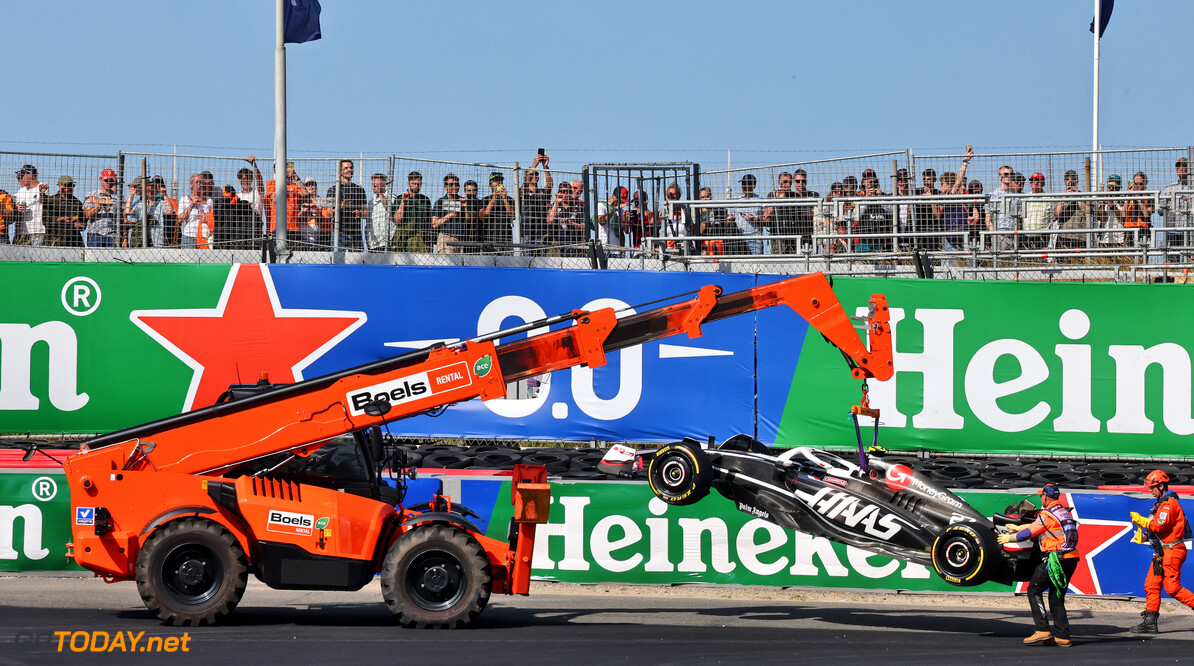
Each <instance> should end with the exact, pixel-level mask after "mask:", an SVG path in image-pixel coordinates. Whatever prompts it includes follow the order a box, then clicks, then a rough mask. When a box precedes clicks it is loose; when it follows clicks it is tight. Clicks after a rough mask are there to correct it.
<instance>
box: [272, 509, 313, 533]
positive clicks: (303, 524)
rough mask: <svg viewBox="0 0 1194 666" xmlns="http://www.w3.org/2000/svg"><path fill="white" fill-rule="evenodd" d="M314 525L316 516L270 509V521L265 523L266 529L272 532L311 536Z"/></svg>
mask: <svg viewBox="0 0 1194 666" xmlns="http://www.w3.org/2000/svg"><path fill="white" fill-rule="evenodd" d="M314 525H315V516H312V515H310V514H306V513H291V512H289V511H279V510H278V509H270V512H269V520H268V521H266V523H265V529H266V530H267V531H270V532H283V533H285V534H302V535H305V536H310V535H311V528H312V527H313V526H314Z"/></svg>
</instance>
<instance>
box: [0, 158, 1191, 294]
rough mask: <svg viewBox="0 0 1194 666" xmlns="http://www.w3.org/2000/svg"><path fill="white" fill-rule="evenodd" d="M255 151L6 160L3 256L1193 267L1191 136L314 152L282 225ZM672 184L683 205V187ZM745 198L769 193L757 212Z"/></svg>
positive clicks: (922, 268)
mask: <svg viewBox="0 0 1194 666" xmlns="http://www.w3.org/2000/svg"><path fill="white" fill-rule="evenodd" d="M247 157H248V156H247V155H246V156H244V157H230V156H226V155H225V156H216V155H197V154H181V153H177V152H174V153H160V152H159V153H154V152H137V151H132V152H123V151H121V152H117V153H114V154H63V153H20V152H0V188H3V189H4V190H5V191H6V192H7V193H8V194H9V195H11V203H9V202H6V201H5V199H6V197H4V196H3V195H0V222H2V223H3V224H4V232H3V233H2V234H0V260H8V261H38V260H43V261H132V262H146V261H148V262H163V261H164V262H202V263H212V262H243V261H285V262H292V263H293V262H301V263H387V264H422V265H512V266H514V265H516V266H550V267H560V268H608V269H615V270H616V269H623V268H625V269H630V268H637V269H645V270H692V271H706V270H717V271H731V272H761V273H773V272H790V271H798V270H810V269H811V270H826V271H827V272H831V273H847V274H882V275H888V274H896V275H902V274H908V275H913V274H915V275H923V276H927V275H928V274H934V275H938V276H945V275H948V276H951V277H957V276H959V275H979V274H982V275H984V276H986V275H988V274H989V275H990V276H991V277H993V278H1002V277H1004V276H1014V277H1016V278H1018V279H1132V276H1135V277H1136V278H1138V279H1143V277H1144V276H1153V277H1162V276H1164V277H1165V278H1166V279H1169V278H1173V277H1175V276H1174V273H1178V277H1179V279H1180V276H1184V275H1185V272H1186V270H1187V266H1188V265H1190V264H1192V263H1194V257H1192V256H1191V254H1192V252H1194V234H1191V233H1190V231H1191V228H1192V227H1194V221H1192V219H1191V203H1190V200H1191V195H1192V194H1194V184H1191V183H1190V182H1189V181H1188V180H1184V172H1185V170H1183V172H1179V168H1180V165H1181V162H1180V160H1185V161H1186V163H1188V161H1189V160H1190V159H1191V158H1192V157H1194V148H1191V147H1184V148H1182V147H1177V148H1152V149H1139V150H1108V151H1101V152H1089V151H1087V152H1081V151H1069V152H992V153H982V154H976V155H973V156H972V157H970V158H969V159H968V160H966V163H965V173H964V174H962V170H963V160H964V159H965V155H963V154H961V153H958V154H952V155H951V154H924V155H920V154H916V153H915V152H914V151H912V150H911V149H909V150H904V151H887V152H876V153H869V154H863V155H853V156H844V157H834V158H828V159H820V160H811V161H804V162H792V163H786V164H768V165H759V166H749V167H735V168H727V169H705V168H702V166H701V165H700V164H697V163H671V164H663V165H660V164H645V165H644V164H618V163H615V164H593V165H587V166H586V168H585V169H584V170H582V171H580V172H574V171H561V170H556V169H550V163H548V164H547V165H543V164H540V163H539V158H535V159H533V160H532V161H531V164H529V165H528V164H522V165H520V164H519V163H514V164H492V163H483V162H460V161H449V160H435V159H426V158H411V157H403V156H399V155H379V154H376V153H357V154H355V155H328V156H320V157H299V158H295V159H293V160H291V162H292V164H293V167H292V169H291V170H290V173H291V176H290V177H289V181H290V182H289V184H288V186H287V190H288V196H287V209H288V215H287V218H286V219H287V223H286V224H284V225H282V228H281V229H279V228H278V225H277V224H276V217H277V213H276V211H274V210H273V204H272V200H273V192H274V190H275V189H276V188H277V185H276V184H275V183H273V182H272V181H273V172H274V165H273V162H272V160H270V159H269V158H267V157H263V158H261V159H258V160H255V163H250V162H249V161H248V159H247ZM344 160H350V161H351V163H350V164H346V163H345V162H344ZM27 165H28V166H32V167H34V168H35V169H36V172H37V173H36V182H34V183H30V182H29V179H28V175H26V174H24V172H25V171H27V169H26V168H25V167H26V166H27ZM1004 167H1008V168H1006V169H1005V168H1004ZM1070 172H1072V173H1070ZM1004 173H1008V174H1009V176H1008V178H1007V179H1006V180H1004V178H1003V177H1002V176H1003V175H1004ZM258 174H260V177H258ZM1017 174H1019V176H1017ZM1038 174H1039V175H1038ZM1067 174H1069V175H1070V176H1072V177H1071V178H1067ZM960 175H964V178H959V176H960ZM106 176H110V177H106ZM416 176H417V177H416ZM1021 176H1022V177H1023V181H1022V182H1021V180H1020V177H1021ZM22 180H24V181H25V182H24V184H25V185H30V186H29V187H24V188H23V187H22V184H23V183H22V182H21V181H22ZM959 180H962V181H964V183H963V184H961V185H960V186H957V185H953V183H957V182H958V181H959ZM60 181H62V182H60ZM105 181H108V182H105ZM943 181H949V183H947V184H948V185H949V186H950V187H946V186H944V185H943ZM38 183H41V184H44V185H43V186H39V185H38ZM1017 183H1019V185H1017ZM673 184H675V189H677V190H679V192H678V196H675V197H669V196H668V190H669V189H672V185H673ZM868 184H869V187H868ZM72 185H73V186H72ZM971 185H973V187H971ZM1001 186H1003V187H1004V188H1007V190H1008V191H999V190H1000V187H1001ZM621 188H625V189H626V200H619V201H617V203H616V204H615V206H614V208H613V215H614V219H613V220H612V224H611V221H610V220H608V219H605V218H601V219H599V217H600V215H599V212H600V211H599V208H600V207H601V206H602V205H603V204H608V202H609V200H610V195H611V193H612V192H614V191H620V190H621ZM1017 188H1018V190H1017ZM744 194H753V195H755V196H757V197H758V200H756V201H745V202H744V201H743V195H744ZM72 197H73V201H71V198H72ZM146 204H147V205H146ZM608 213H609V212H608V211H607V217H608ZM1129 222H1130V223H1131V224H1129ZM603 231H604V233H603ZM1158 266H1159V267H1161V270H1160V271H1159V272H1158V271H1157V270H1153V269H1152V268H1149V267H1158ZM1165 267H1172V268H1168V269H1167V268H1165Z"/></svg>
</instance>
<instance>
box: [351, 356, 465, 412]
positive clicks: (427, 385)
mask: <svg viewBox="0 0 1194 666" xmlns="http://www.w3.org/2000/svg"><path fill="white" fill-rule="evenodd" d="M480 360H484V359H480ZM480 360H478V363H479V362H480ZM472 383H473V378H472V376H470V375H469V373H468V364H467V363H466V362H464V361H460V362H459V363H452V364H450V365H447V366H444V367H442V368H435V369H432V370H428V371H426V372H419V373H416V374H413V375H407V376H406V377H400V378H398V379H394V380H391V381H388V382H383V383H381V384H374V385H373V386H368V387H365V388H363V389H358V390H354V391H351V392H350V393H347V394H346V395H345V397H346V398H348V411H349V413H351V414H352V415H353V416H359V415H361V414H364V413H365V407H366V406H367V405H369V403H371V402H374V401H377V400H381V401H384V402H388V403H390V404H391V405H400V404H402V403H404V402H411V401H413V400H416V399H419V398H425V397H429V396H432V395H435V394H437V393H443V392H444V391H451V390H454V389H459V388H465V387H467V386H469V385H470V384H472Z"/></svg>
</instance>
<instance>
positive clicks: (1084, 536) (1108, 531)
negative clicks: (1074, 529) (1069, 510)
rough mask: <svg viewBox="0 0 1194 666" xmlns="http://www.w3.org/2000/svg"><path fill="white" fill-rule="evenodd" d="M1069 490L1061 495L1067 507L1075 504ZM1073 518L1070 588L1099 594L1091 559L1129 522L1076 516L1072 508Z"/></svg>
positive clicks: (1127, 528)
mask: <svg viewBox="0 0 1194 666" xmlns="http://www.w3.org/2000/svg"><path fill="white" fill-rule="evenodd" d="M1068 495H1069V493H1062V494H1061V502H1062V503H1063V504H1064V505H1066V506H1074V503H1073V501H1072V499H1073V498H1072V497H1068ZM1073 515H1074V520H1077V521H1078V552H1079V553H1080V554H1081V556H1080V557H1079V558H1078V567H1077V568H1076V569H1074V575H1073V576H1071V577H1070V587H1069V589H1070V591H1071V592H1074V593H1075V594H1102V593H1103V586H1102V585H1100V584H1099V575H1098V572H1097V571H1096V570H1095V567H1094V558H1095V556H1096V555H1098V554H1099V553H1100V552H1102V550H1103V549H1104V548H1106V547H1107V546H1110V545H1111V544H1113V543H1115V542H1116V541H1118V540H1119V538H1120V537H1122V536H1123V535H1125V534H1127V533H1129V532H1131V531H1132V523H1131V521H1123V520H1095V519H1087V520H1083V519H1082V517H1081V516H1079V515H1078V509H1077V508H1075V509H1074V511H1073ZM1027 589H1028V583H1027V582H1026V581H1021V582H1019V583H1016V591H1017V592H1024V591H1026V590H1027Z"/></svg>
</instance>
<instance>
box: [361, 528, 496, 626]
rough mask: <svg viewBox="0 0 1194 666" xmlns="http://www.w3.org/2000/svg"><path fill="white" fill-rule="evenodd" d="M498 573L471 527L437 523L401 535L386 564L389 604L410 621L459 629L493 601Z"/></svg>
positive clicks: (400, 619) (383, 580) (409, 623)
mask: <svg viewBox="0 0 1194 666" xmlns="http://www.w3.org/2000/svg"><path fill="white" fill-rule="evenodd" d="M492 585H493V575H492V573H491V571H490V568H489V558H488V557H486V555H485V550H484V549H483V548H481V545H480V544H478V543H477V541H476V540H475V539H473V538H472V537H470V536H469V534H468V533H467V532H465V531H464V530H462V529H459V528H457V527H453V526H451V525H443V524H433V525H426V526H422V527H416V528H415V529H413V530H411V531H409V532H407V533H406V534H404V535H402V536H400V537H398V540H397V541H395V542H394V545H393V546H391V547H390V550H389V552H388V553H386V557H385V561H384V562H383V564H382V568H381V593H382V596H383V597H384V598H385V600H386V606H388V607H389V609H390V612H391V613H393V614H394V617H395V619H397V620H398V622H399V623H400V624H401V625H402V626H404V627H415V628H419V629H457V628H460V627H464V626H466V625H468V624H469V623H470V622H472V621H473V620H474V619H475V618H476V617H477V615H479V614H480V613H481V611H483V610H485V605H486V604H488V603H489V595H490V592H491V591H492Z"/></svg>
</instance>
